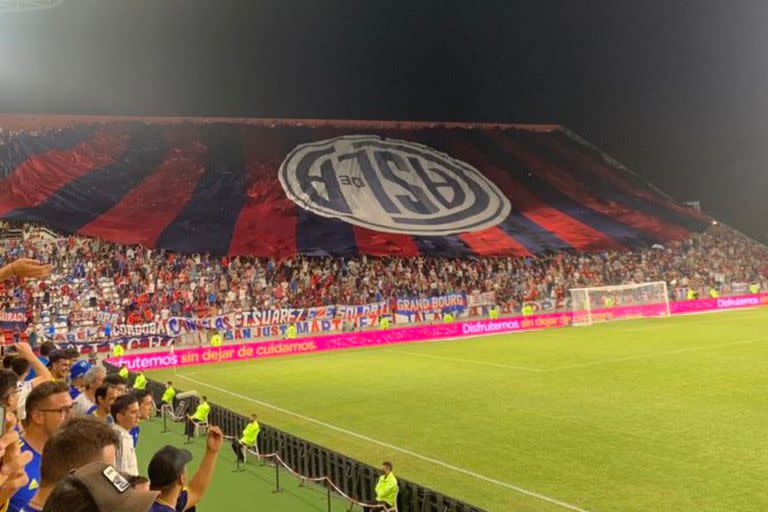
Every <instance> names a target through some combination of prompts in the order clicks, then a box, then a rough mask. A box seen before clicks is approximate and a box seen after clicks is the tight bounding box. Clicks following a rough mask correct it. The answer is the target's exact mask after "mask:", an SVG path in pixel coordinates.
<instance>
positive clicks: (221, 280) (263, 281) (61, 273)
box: [0, 225, 768, 328]
mask: <svg viewBox="0 0 768 512" xmlns="http://www.w3.org/2000/svg"><path fill="white" fill-rule="evenodd" d="M46 233H50V232H46ZM0 244H2V248H0V264H2V263H4V262H5V261H9V260H13V259H15V258H20V257H26V258H35V259H38V260H40V261H43V262H46V263H49V264H50V265H52V267H53V272H52V274H51V275H50V276H49V277H48V278H46V279H43V280H27V281H24V282H21V281H19V282H16V283H7V285H6V287H5V290H4V293H3V294H2V300H3V302H4V304H0V307H2V308H4V309H9V308H13V307H24V308H26V311H27V315H28V317H29V320H30V322H31V323H37V324H41V325H47V324H48V323H49V322H54V321H60V320H61V319H65V320H66V322H67V325H68V327H70V328H71V327H72V326H77V325H81V324H82V322H83V320H93V318H94V317H95V316H96V315H97V314H98V313H102V314H104V313H110V314H111V317H112V318H113V322H112V323H129V324H139V323H148V322H153V321H158V320H165V319H167V318H169V317H170V316H198V317H203V316H208V315H215V314H223V313H230V312H234V311H248V310H252V309H258V308H272V307H309V306H322V305H331V304H365V303H370V302H374V301H381V300H388V299H391V298H394V297H428V296H435V295H442V294H446V293H450V292H466V293H469V294H474V293H482V292H495V296H496V302H497V303H498V304H511V305H513V306H514V307H516V308H520V307H521V306H522V305H523V304H524V303H525V302H527V301H535V300H545V299H563V298H565V297H566V296H567V295H568V290H569V289H570V288H577V287H587V286H603V285H612V284H622V283H627V282H645V281H666V282H667V283H668V288H669V290H670V292H671V293H672V292H673V291H674V290H676V289H685V288H688V287H695V288H697V289H704V290H706V289H708V288H712V287H714V288H717V289H720V290H722V289H723V288H728V287H730V286H732V285H733V284H734V283H749V284H752V283H761V282H765V281H767V280H768V248H766V247H765V246H763V245H760V244H758V243H756V242H754V241H752V240H750V239H748V238H746V237H744V236H742V235H740V234H739V233H737V232H735V231H733V230H731V229H729V228H727V227H725V226H722V225H715V226H712V227H711V228H710V229H709V230H708V231H706V232H704V233H700V234H694V235H693V236H692V237H691V238H689V239H687V240H685V241H682V242H673V243H669V244H667V245H666V246H660V245H656V246H654V247H653V248H649V249H646V250H642V251H633V252H611V253H607V252H602V253H594V254H587V253H572V252H560V253H557V254H551V255H543V256H539V257H529V258H476V259H446V258H439V259H438V258H431V257H419V258H395V257H391V258H373V257H366V256H360V257H356V258H330V257H329V258H308V257H302V256H297V257H294V258H289V259H285V260H282V261H276V260H274V259H264V258H250V257H232V258H230V257H221V258H220V257H214V256H211V255H207V254H193V255H182V254H176V253H172V252H167V251H162V250H160V251H158V250H151V249H146V248H142V247H135V246H121V245H116V244H112V243H108V242H104V241H102V240H98V239H93V238H86V237H78V236H69V237H64V236H51V235H50V234H44V233H43V232H41V231H39V230H35V229H30V228H27V229H25V230H24V236H23V237H22V238H20V239H16V240H4V241H2V242H0ZM723 291H725V292H729V291H730V290H728V289H726V290H723ZM673 298H674V297H673Z"/></svg>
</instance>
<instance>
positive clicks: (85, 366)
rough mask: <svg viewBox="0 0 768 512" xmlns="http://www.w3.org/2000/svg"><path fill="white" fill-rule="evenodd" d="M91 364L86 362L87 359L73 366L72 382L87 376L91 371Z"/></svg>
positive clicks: (70, 372)
mask: <svg viewBox="0 0 768 512" xmlns="http://www.w3.org/2000/svg"><path fill="white" fill-rule="evenodd" d="M91 366H92V365H91V363H89V362H88V361H86V360H85V359H81V360H79V361H78V362H76V363H75V364H73V365H72V368H71V369H70V370H69V378H70V379H72V380H75V379H79V378H80V377H82V376H83V375H85V374H86V373H87V372H88V370H90V369H91Z"/></svg>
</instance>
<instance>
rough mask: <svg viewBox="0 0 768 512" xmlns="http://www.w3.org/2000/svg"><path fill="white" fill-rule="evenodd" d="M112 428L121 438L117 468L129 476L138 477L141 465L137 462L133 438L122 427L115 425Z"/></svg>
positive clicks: (117, 455)
mask: <svg viewBox="0 0 768 512" xmlns="http://www.w3.org/2000/svg"><path fill="white" fill-rule="evenodd" d="M112 428H113V429H114V430H115V432H117V435H118V436H119V437H120V446H118V447H117V453H116V454H115V468H116V469H117V470H118V471H122V472H123V473H125V474H127V475H138V474H139V463H138V462H137V460H136V449H135V448H134V447H133V436H131V434H130V432H128V431H127V430H125V429H124V428H123V427H121V426H120V425H116V424H114V423H113V424H112Z"/></svg>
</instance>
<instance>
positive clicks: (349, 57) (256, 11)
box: [0, 0, 768, 240]
mask: <svg viewBox="0 0 768 512" xmlns="http://www.w3.org/2000/svg"><path fill="white" fill-rule="evenodd" d="M767 29H768V1H766V0H754V1H753V0H744V1H739V0H732V1H725V0H724V1H721V2H714V1H710V0H696V1H676V0H665V1H657V0H644V1H642V2H629V1H622V0H609V1H579V0H562V1H555V0H550V1H547V0H536V1H530V0H529V1H526V2H515V1H512V0H507V1H499V2H495V1H479V0H463V1H449V0H410V1H400V0H380V1H379V0H356V1H330V0H327V1H323V0H269V1H267V0H64V2H63V4H61V5H60V6H59V7H57V8H55V9H53V10H48V11H39V12H33V13H25V14H2V15H0V111H2V112H27V113H64V114H86V113H87V114H141V115H204V116H253V117H300V118H310V117H311V118H348V119H400V120H438V121H440V120H451V121H499V122H520V123H556V124H563V125H566V126H568V127H569V128H571V129H573V130H574V131H575V132H577V133H578V134H580V135H582V136H583V137H584V138H586V139H587V140H589V141H591V142H592V143H594V144H595V145H597V146H600V147H602V148H603V149H604V150H605V151H606V152H607V153H608V154H610V155H611V156H613V157H615V158H617V159H618V160H619V161H621V162H623V163H624V164H626V165H627V166H629V167H630V168H632V169H633V170H635V171H636V172H638V173H639V174H641V175H643V176H645V177H646V178H647V179H648V180H649V181H651V182H652V183H654V184H655V185H657V186H658V187H659V188H661V189H662V190H664V191H666V192H668V193H669V194H671V195H672V196H673V197H675V198H676V199H679V200H693V199H699V200H701V201H702V203H703V206H704V209H705V211H707V212H708V213H710V214H711V215H713V216H715V217H716V218H718V219H721V220H723V221H724V222H728V223H730V224H732V225H733V226H735V227H737V228H739V229H742V230H743V231H745V232H748V233H749V234H751V235H753V236H756V237H760V238H763V239H766V240H768V170H766V162H768V141H766V134H768V30H767Z"/></svg>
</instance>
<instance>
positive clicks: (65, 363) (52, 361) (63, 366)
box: [48, 350, 70, 382]
mask: <svg viewBox="0 0 768 512" xmlns="http://www.w3.org/2000/svg"><path fill="white" fill-rule="evenodd" d="M69 362H70V361H69V354H67V353H66V352H65V351H63V350H54V351H53V352H51V353H50V354H49V355H48V368H49V369H50V371H51V376H52V377H53V380H59V381H61V382H66V380H67V377H69Z"/></svg>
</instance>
